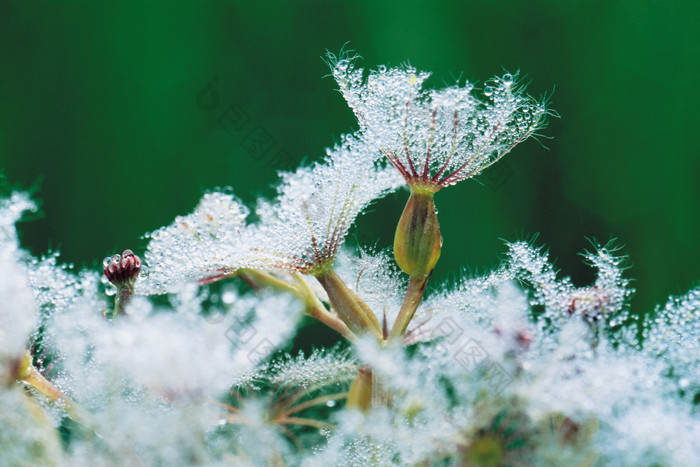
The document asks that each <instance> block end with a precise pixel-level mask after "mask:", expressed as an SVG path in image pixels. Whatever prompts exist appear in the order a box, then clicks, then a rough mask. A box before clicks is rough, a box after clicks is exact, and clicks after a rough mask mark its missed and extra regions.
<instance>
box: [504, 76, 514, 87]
mask: <svg viewBox="0 0 700 467" xmlns="http://www.w3.org/2000/svg"><path fill="white" fill-rule="evenodd" d="M503 84H505V85H506V86H511V85H512V84H513V75H511V74H510V73H506V74H505V75H503Z"/></svg>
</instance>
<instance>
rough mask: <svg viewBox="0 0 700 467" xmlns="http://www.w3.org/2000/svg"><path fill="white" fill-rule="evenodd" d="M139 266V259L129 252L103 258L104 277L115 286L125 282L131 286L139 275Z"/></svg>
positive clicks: (125, 251) (140, 263)
mask: <svg viewBox="0 0 700 467" xmlns="http://www.w3.org/2000/svg"><path fill="white" fill-rule="evenodd" d="M141 265H142V262H141V258H139V257H138V256H136V255H135V254H134V252H133V251H131V250H124V253H122V255H121V256H119V255H114V256H112V257H111V258H105V261H104V275H105V276H106V277H107V279H109V281H110V282H111V283H112V284H114V285H116V286H119V285H120V284H123V283H125V282H131V283H132V284H133V283H134V281H136V279H137V278H138V277H139V274H140V273H141Z"/></svg>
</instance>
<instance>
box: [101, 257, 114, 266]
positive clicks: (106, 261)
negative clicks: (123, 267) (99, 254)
mask: <svg viewBox="0 0 700 467" xmlns="http://www.w3.org/2000/svg"><path fill="white" fill-rule="evenodd" d="M111 262H112V257H111V256H107V257H106V258H105V259H103V260H102V266H104V267H107V266H109V263H111Z"/></svg>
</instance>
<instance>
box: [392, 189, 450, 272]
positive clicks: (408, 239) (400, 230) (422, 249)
mask: <svg viewBox="0 0 700 467" xmlns="http://www.w3.org/2000/svg"><path fill="white" fill-rule="evenodd" d="M441 248H442V235H440V225H439V224H438V219H437V212H435V203H434V202H433V194H432V193H420V192H418V193H417V192H413V191H412V192H411V196H410V197H409V198H408V202H407V203H406V207H405V208H404V210H403V214H401V219H400V220H399V225H398V226H397V227H396V235H395V237H394V257H395V258H396V262H397V263H398V265H399V267H400V268H401V269H402V270H403V272H405V273H406V274H408V275H409V276H411V277H417V278H422V277H425V276H426V275H427V274H430V273H431V272H432V270H433V268H434V267H435V264H437V261H438V259H439V258H440V249H441Z"/></svg>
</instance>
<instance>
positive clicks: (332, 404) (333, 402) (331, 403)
mask: <svg viewBox="0 0 700 467" xmlns="http://www.w3.org/2000/svg"><path fill="white" fill-rule="evenodd" d="M326 405H327V406H328V407H335V401H328V402H326Z"/></svg>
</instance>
